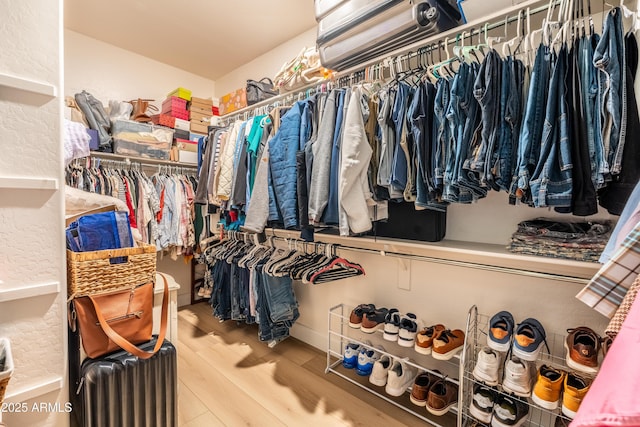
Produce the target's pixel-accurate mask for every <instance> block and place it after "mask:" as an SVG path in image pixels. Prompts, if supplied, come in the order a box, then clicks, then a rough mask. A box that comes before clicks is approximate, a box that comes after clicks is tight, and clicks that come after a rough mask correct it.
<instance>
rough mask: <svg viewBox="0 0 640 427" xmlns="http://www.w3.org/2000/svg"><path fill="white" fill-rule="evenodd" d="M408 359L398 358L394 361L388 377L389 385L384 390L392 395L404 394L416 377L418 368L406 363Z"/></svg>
mask: <svg viewBox="0 0 640 427" xmlns="http://www.w3.org/2000/svg"><path fill="white" fill-rule="evenodd" d="M405 361H406V360H396V361H394V362H393V365H392V366H391V369H390V370H389V375H388V378H387V385H386V387H385V389H384V391H386V392H387V394H388V395H391V396H402V395H403V394H404V392H406V391H407V390H408V389H409V387H411V384H413V379H414V378H415V377H416V374H417V369H415V368H413V367H412V366H410V365H408V364H407V363H405Z"/></svg>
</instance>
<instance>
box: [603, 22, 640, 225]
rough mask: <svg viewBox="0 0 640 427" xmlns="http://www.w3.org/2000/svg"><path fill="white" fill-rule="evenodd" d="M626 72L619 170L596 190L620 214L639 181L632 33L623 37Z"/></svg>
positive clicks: (635, 48)
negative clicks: (603, 186) (625, 108)
mask: <svg viewBox="0 0 640 427" xmlns="http://www.w3.org/2000/svg"><path fill="white" fill-rule="evenodd" d="M625 51H626V63H627V66H626V73H627V87H626V94H627V111H626V113H627V131H626V135H627V138H626V139H625V144H624V152H623V156H622V170H621V171H620V174H619V175H616V176H615V177H614V180H613V181H611V182H610V183H609V184H608V185H607V187H605V188H603V189H602V190H600V192H599V196H600V206H602V207H603V208H605V209H606V210H608V211H609V213H611V214H613V215H620V214H621V213H622V210H623V209H624V206H625V204H626V203H627V200H628V199H629V196H630V195H631V192H633V189H634V188H635V186H636V184H637V183H638V180H640V140H639V139H638V135H640V118H638V105H637V103H636V93H635V90H634V87H633V83H634V77H635V75H636V69H637V68H638V42H637V40H636V37H635V35H634V34H633V33H629V34H627V35H626V37H625Z"/></svg>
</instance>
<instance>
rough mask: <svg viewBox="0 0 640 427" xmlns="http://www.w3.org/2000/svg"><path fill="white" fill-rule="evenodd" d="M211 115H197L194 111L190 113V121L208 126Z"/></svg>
mask: <svg viewBox="0 0 640 427" xmlns="http://www.w3.org/2000/svg"><path fill="white" fill-rule="evenodd" d="M211 117H212V116H211V113H209V114H202V113H197V112H195V111H192V112H191V121H194V120H195V121H198V122H206V123H207V124H209V122H210V121H211Z"/></svg>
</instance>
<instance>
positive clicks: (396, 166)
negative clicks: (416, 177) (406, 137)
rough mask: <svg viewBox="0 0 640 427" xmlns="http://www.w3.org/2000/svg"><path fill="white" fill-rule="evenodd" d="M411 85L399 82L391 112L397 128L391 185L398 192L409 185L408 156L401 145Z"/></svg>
mask: <svg viewBox="0 0 640 427" xmlns="http://www.w3.org/2000/svg"><path fill="white" fill-rule="evenodd" d="M410 92H411V87H410V86H409V85H408V84H406V83H404V82H399V83H398V89H397V92H396V98H395V103H394V104H393V111H392V113H391V120H392V121H393V125H394V129H395V147H394V152H393V166H392V168H391V186H392V187H393V188H394V189H395V190H396V191H398V192H400V193H402V192H404V189H405V187H406V186H407V158H406V156H405V154H404V151H403V150H402V147H401V146H400V141H401V138H402V130H403V127H404V124H405V123H404V121H405V114H406V112H407V107H408V103H409V96H410Z"/></svg>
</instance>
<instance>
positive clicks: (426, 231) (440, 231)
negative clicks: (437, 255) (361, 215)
mask: <svg viewBox="0 0 640 427" xmlns="http://www.w3.org/2000/svg"><path fill="white" fill-rule="evenodd" d="M446 231H447V213H446V212H439V211H433V210H422V211H417V210H416V209H415V206H414V204H413V203H404V202H403V203H393V202H389V220H388V221H386V222H385V221H379V222H376V223H374V228H373V230H372V231H371V232H370V233H369V235H375V236H379V237H392V238H396V239H408V240H421V241H423V242H439V241H440V240H442V239H444V235H445V232H446Z"/></svg>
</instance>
